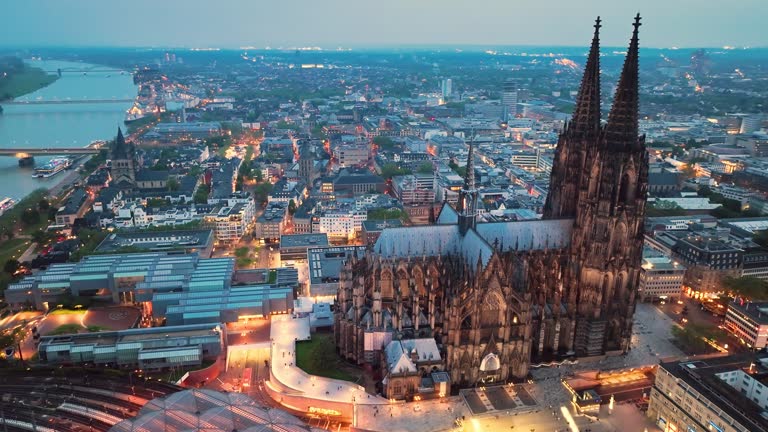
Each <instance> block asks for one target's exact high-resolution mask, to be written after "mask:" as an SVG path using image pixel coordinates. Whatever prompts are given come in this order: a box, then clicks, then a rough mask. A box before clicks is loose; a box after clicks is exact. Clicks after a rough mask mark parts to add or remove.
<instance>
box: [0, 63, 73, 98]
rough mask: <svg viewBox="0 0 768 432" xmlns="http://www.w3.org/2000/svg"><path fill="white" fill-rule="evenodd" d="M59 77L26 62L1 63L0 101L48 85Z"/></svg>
mask: <svg viewBox="0 0 768 432" xmlns="http://www.w3.org/2000/svg"><path fill="white" fill-rule="evenodd" d="M6 74H7V75H6ZM57 79H59V77H58V76H57V75H52V74H48V73H46V72H45V71H44V70H42V69H40V68H36V67H32V66H29V65H27V64H24V63H22V64H21V66H18V65H17V64H15V62H14V64H10V63H0V103H2V102H4V101H8V100H11V99H14V98H17V97H19V96H23V95H25V94H28V93H33V92H36V91H37V90H40V89H41V88H44V87H48V86H49V85H51V84H53V83H54V82H56V80H57Z"/></svg>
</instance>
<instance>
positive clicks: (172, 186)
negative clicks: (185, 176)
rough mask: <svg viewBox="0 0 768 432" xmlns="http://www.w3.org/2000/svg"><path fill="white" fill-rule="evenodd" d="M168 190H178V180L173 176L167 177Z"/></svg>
mask: <svg viewBox="0 0 768 432" xmlns="http://www.w3.org/2000/svg"><path fill="white" fill-rule="evenodd" d="M168 190H170V191H177V190H179V181H178V180H176V179H175V178H171V179H168Z"/></svg>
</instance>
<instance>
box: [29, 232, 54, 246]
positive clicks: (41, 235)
mask: <svg viewBox="0 0 768 432" xmlns="http://www.w3.org/2000/svg"><path fill="white" fill-rule="evenodd" d="M52 237H53V235H52V234H51V233H49V232H48V231H45V230H37V231H35V232H33V233H32V241H33V242H35V243H37V244H45V243H47V242H48V240H50V239H51V238H52Z"/></svg>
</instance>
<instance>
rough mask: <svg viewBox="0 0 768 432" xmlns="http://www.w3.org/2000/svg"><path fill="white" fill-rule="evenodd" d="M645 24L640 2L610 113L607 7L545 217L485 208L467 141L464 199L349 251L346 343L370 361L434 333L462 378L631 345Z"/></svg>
mask: <svg viewBox="0 0 768 432" xmlns="http://www.w3.org/2000/svg"><path fill="white" fill-rule="evenodd" d="M639 27H640V16H639V15H638V16H637V17H636V18H635V22H634V31H633V34H632V37H631V40H630V43H629V49H628V50H627V56H626V59H625V61H624V66H623V69H622V72H621V77H620V79H619V83H618V86H617V89H616V93H615V97H614V101H613V105H612V107H611V109H610V113H609V114H608V118H607V122H601V111H600V50H599V30H600V19H599V18H598V20H597V23H596V24H595V33H594V38H593V40H592V46H591V49H590V51H589V57H588V60H587V63H586V66H585V71H584V76H583V78H582V81H581V87H580V90H579V93H578V96H577V101H576V106H575V109H574V113H573V117H572V119H571V121H570V122H568V123H566V125H565V126H564V129H563V131H562V133H561V134H560V137H559V140H558V143H557V149H556V153H555V159H554V163H553V169H552V175H551V180H550V187H549V193H548V196H547V200H546V204H545V207H544V214H543V217H542V219H541V220H531V221H520V222H491V223H482V222H480V223H479V222H478V220H477V219H478V190H477V189H476V186H475V176H474V169H473V163H474V155H473V153H474V150H475V149H474V148H473V147H474V146H473V144H472V143H470V145H469V155H468V161H467V174H466V176H465V179H464V185H463V187H462V190H461V192H460V195H459V202H458V204H457V205H456V208H453V207H451V206H450V205H448V204H447V203H444V204H443V207H442V209H441V211H440V213H439V216H438V218H437V223H436V225H428V226H413V227H402V228H391V229H387V230H384V231H383V233H382V234H381V236H380V238H379V239H378V241H377V242H376V244H375V245H374V246H373V247H372V248H371V250H369V251H368V252H367V253H366V254H365V256H363V257H352V258H350V259H349V260H348V261H347V262H346V263H345V265H344V268H343V269H342V273H341V276H340V288H339V292H338V297H337V304H336V308H335V332H336V334H335V337H336V345H337V349H338V351H339V353H340V354H341V355H342V356H343V357H345V358H347V359H349V360H350V361H354V362H356V363H358V364H370V365H373V366H374V367H375V366H377V365H378V364H379V363H380V362H381V360H380V359H381V357H382V356H381V351H382V350H383V349H384V347H385V346H386V345H387V344H388V343H390V342H391V341H393V340H394V341H398V340H400V341H405V340H408V339H425V338H426V340H429V339H434V341H435V343H436V346H437V347H438V349H439V353H440V361H441V363H442V364H441V365H440V366H441V368H440V369H442V370H444V371H446V372H448V374H449V375H450V381H451V384H452V385H453V386H456V387H467V386H472V385H476V384H482V383H487V382H500V381H509V380H513V379H520V378H524V377H525V376H526V375H527V374H528V370H529V367H530V365H531V364H532V363H533V364H536V363H539V362H545V361H551V360H557V359H562V358H565V357H569V356H596V355H604V354H612V353H621V352H626V351H627V350H628V349H629V347H630V338H631V334H632V315H633V313H634V311H635V297H636V291H637V285H638V278H639V273H640V264H641V256H642V248H643V218H644V215H645V199H646V192H647V186H648V160H647V156H646V150H645V138H644V136H639V133H638V30H639ZM430 358H431V357H430ZM433 370H434V368H433Z"/></svg>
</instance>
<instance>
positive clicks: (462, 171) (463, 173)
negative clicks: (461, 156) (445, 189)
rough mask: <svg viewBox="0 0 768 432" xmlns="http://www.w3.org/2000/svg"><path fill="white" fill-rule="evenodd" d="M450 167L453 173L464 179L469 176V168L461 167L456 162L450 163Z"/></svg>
mask: <svg viewBox="0 0 768 432" xmlns="http://www.w3.org/2000/svg"><path fill="white" fill-rule="evenodd" d="M448 167H449V168H451V169H452V170H453V172H455V173H456V174H458V175H460V176H461V177H464V176H466V175H467V167H460V166H458V165H457V164H456V162H454V161H451V162H449V163H448Z"/></svg>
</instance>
